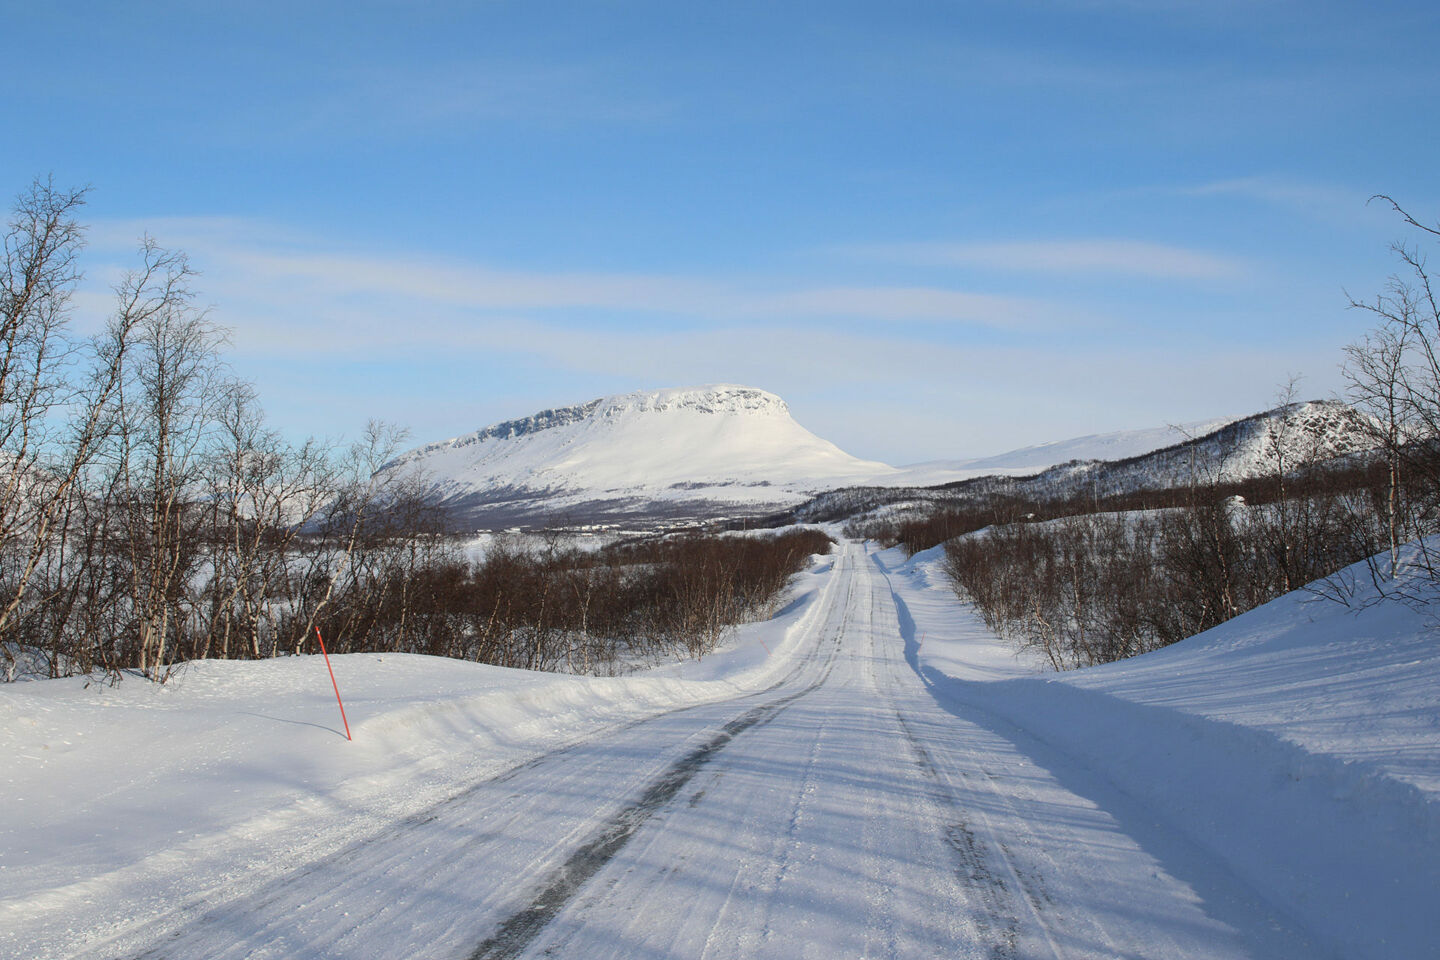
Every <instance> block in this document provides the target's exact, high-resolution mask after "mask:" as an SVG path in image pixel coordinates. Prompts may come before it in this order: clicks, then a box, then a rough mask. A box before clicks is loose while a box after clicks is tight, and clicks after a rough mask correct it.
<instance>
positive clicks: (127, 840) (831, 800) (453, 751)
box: [0, 542, 1440, 958]
mask: <svg viewBox="0 0 1440 960" xmlns="http://www.w3.org/2000/svg"><path fill="white" fill-rule="evenodd" d="M938 564H939V559H938V557H937V556H936V555H934V554H929V555H926V554H921V555H919V556H917V557H916V558H915V559H914V560H913V561H910V562H905V561H904V560H903V556H902V555H900V554H898V553H895V552H893V551H892V552H881V553H877V552H875V550H874V548H873V547H867V546H865V545H862V544H859V543H854V542H849V543H846V544H843V545H842V546H841V547H840V548H838V549H837V552H836V553H835V554H833V555H832V556H831V557H827V558H824V559H822V560H820V561H818V562H817V563H816V565H815V566H814V568H813V569H812V570H811V571H810V572H809V573H807V574H804V575H803V576H802V577H801V578H800V580H799V581H798V582H797V584H796V586H795V588H794V594H793V600H792V602H791V603H790V604H789V605H788V606H787V607H786V608H785V609H784V610H782V611H781V613H780V614H779V615H778V616H777V617H776V618H775V619H773V620H770V621H767V622H764V623H760V624H752V625H749V626H746V627H744V628H742V629H741V630H740V631H739V632H738V633H737V634H736V636H735V637H734V638H733V640H732V641H731V642H730V643H729V644H728V645H727V647H726V648H725V649H724V650H723V651H721V652H719V653H717V654H715V655H712V656H707V657H705V658H704V660H703V661H700V662H695V661H685V662H678V663H673V664H670V665H668V666H665V667H662V668H659V669H657V670H654V671H651V672H649V673H646V674H643V675H639V676H633V677H628V678H618V679H596V678H578V677H565V676H555V675H538V674H529V673H524V672H520V671H512V670H504V669H500V668H495V667H486V666H476V665H473V664H466V663H459V662H454V661H448V660H440V659H435V658H425V657H416V656H394V655H384V656H380V655H364V654H354V655H349V656H344V657H337V658H336V659H335V672H336V677H337V679H338V681H339V684H340V688H341V690H342V692H344V693H345V695H346V698H347V706H348V710H349V718H350V724H351V726H352V728H353V730H354V733H355V741H354V742H353V743H352V742H347V741H346V740H345V738H344V736H343V734H342V733H341V725H340V718H339V716H338V713H337V712H336V710H335V704H334V700H333V697H332V695H331V692H330V689H329V682H328V677H327V675H326V673H325V670H324V664H323V661H321V660H319V659H318V658H314V657H299V658H285V659H280V660H271V661H264V662H248V663H221V662H213V661H206V662H200V663H195V664H192V665H190V666H188V667H187V668H186V669H185V671H184V672H183V673H182V674H181V675H180V676H179V677H178V678H176V679H175V680H173V681H172V682H171V683H170V684H168V685H166V686H164V687H156V686H154V685H151V684H148V683H146V682H144V681H141V680H138V679H128V680H126V681H125V682H122V683H121V684H119V685H118V686H115V687H107V686H104V685H99V684H95V683H90V684H88V685H87V684H86V682H85V681H84V680H83V679H80V678H72V679H67V680H58V681H38V682H30V683H21V684H12V685H8V686H6V687H3V688H0V710H3V714H4V716H3V724H0V751H3V755H4V756H5V757H6V758H7V761H8V762H7V767H8V769H7V770H6V772H5V773H4V775H3V776H4V780H5V783H6V795H7V800H8V801H9V802H8V803H7V805H6V809H7V813H6V817H5V818H4V821H3V823H0V917H3V922H0V955H4V956H15V957H26V958H41V957H46V958H51V957H129V956H149V957H197V956H204V957H347V958H354V957H394V956H424V957H499V956H522V955H523V956H541V955H555V956H574V957H636V956H656V957H659V956H674V957H691V956H696V957H698V956H705V957H730V956H734V957H742V956H744V957H756V956H767V957H768V956H773V957H786V958H790V957H803V956H815V957H827V958H828V957H850V956H856V957H858V956H895V957H904V956H914V957H934V956H1015V957H1032V956H1033V957H1048V956H1055V957H1075V958H1080V957H1116V956H1123V957H1157V956H1164V957H1256V958H1261V957H1264V958H1287V957H1295V958H1301V957H1304V958H1311V957H1326V956H1333V957H1397V958H1399V957H1406V958H1410V957H1420V956H1428V955H1433V951H1434V936H1433V920H1432V919H1431V914H1430V905H1431V904H1433V902H1434V901H1435V900H1436V898H1437V896H1440V867H1437V864H1440V856H1437V854H1440V650H1437V647H1436V644H1435V642H1434V639H1433V637H1434V635H1433V630H1432V629H1431V627H1430V624H1429V623H1428V621H1427V619H1426V617H1425V616H1424V615H1423V614H1417V613H1415V612H1413V611H1411V610H1410V609H1409V608H1407V607H1404V606H1401V605H1398V604H1380V605H1375V606H1363V605H1357V606H1356V607H1354V608H1345V607H1342V606H1340V605H1338V604H1332V603H1323V602H1316V601H1315V600H1314V599H1313V598H1312V597H1310V596H1309V595H1305V594H1295V595H1291V596H1288V597H1285V598H1282V599H1281V600H1278V601H1275V602H1274V603H1271V604H1269V605H1267V606H1265V607H1262V608H1260V609H1258V610H1255V611H1252V612H1251V613H1250V614H1247V615H1244V616H1242V617H1240V618H1238V619H1236V620H1233V621H1231V622H1229V623H1227V624H1224V625H1222V626H1221V627H1219V628H1217V629H1215V630H1213V631H1211V632H1210V633H1208V634H1204V635H1201V636H1199V637H1196V638H1193V639H1192V640H1189V641H1185V642H1183V643H1181V644H1177V645H1175V646H1173V647H1170V648H1167V649H1166V650H1163V651H1160V652H1159V653H1155V654H1151V655H1147V656H1145V657H1141V658H1138V659H1136V660H1132V661H1128V662H1125V663H1120V664H1112V665H1109V666H1106V667H1101V668H1094V669H1090V670H1084V671H1077V672H1075V673H1071V674H1064V675H1056V674H1045V673H1041V672H1040V669H1039V667H1038V665H1036V664H1031V663H1027V662H1025V661H1023V660H1021V659H1017V658H1016V656H1015V655H1014V654H1013V652H1012V651H1011V650H1010V648H1009V647H1008V646H1006V645H1004V644H1002V643H1000V642H999V641H997V640H995V639H994V638H993V637H991V636H990V635H989V634H988V633H987V632H986V631H985V629H984V627H983V626H982V625H980V624H979V623H978V620H977V619H976V618H974V617H973V615H972V614H971V613H970V612H969V611H968V610H967V609H966V608H965V607H963V606H961V605H960V604H959V603H958V602H957V601H956V600H955V599H954V596H953V594H952V593H950V591H949V588H948V586H947V585H946V584H945V582H944V581H943V578H942V577H941V575H940V572H939V568H938ZM1357 599H1364V598H1363V597H1358V598H1357Z"/></svg>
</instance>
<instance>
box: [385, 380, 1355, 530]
mask: <svg viewBox="0 0 1440 960" xmlns="http://www.w3.org/2000/svg"><path fill="white" fill-rule="evenodd" d="M1192 438H1194V439H1192ZM1372 446H1373V439H1372V435H1371V433H1370V432H1369V431H1367V430H1366V429H1365V424H1364V422H1363V420H1362V419H1361V417H1360V415H1359V414H1357V413H1355V412H1354V411H1353V410H1351V409H1350V408H1349V407H1346V406H1345V405H1343V404H1339V403H1334V402H1328V401H1314V402H1310V403H1300V404H1293V405H1291V406H1289V407H1285V408H1280V409H1276V410H1271V411H1267V412H1265V413H1261V414H1256V415H1254V416H1251V417H1245V418H1241V419H1234V418H1225V419H1217V420H1210V421H1199V422H1196V423H1190V424H1183V425H1180V426H1178V427H1171V426H1166V427H1156V428H1152V429H1147V430H1128V431H1121V432H1115V433H1104V434H1093V435H1090V436H1085V437H1076V438H1073V439H1070V440H1062V441H1055V442H1051V443H1044V444H1039V445H1036V446H1030V447H1022V448H1019V449H1017V450H1012V451H1010V452H1009V453H1003V454H998V455H994V456H989V457H979V458H974V459H969V460H949V461H945V460H937V461H932V462H929V463H922V464H916V465H913V466H909V467H900V468H896V467H892V466H889V465H887V464H884V463H880V462H877V461H873V460H862V459H859V458H857V457H853V456H851V455H850V454H848V453H846V452H845V451H843V450H841V449H840V448H839V447H837V446H835V444H833V443H830V442H829V441H827V440H823V439H821V438H820V437H817V436H816V435H815V434H813V433H811V432H810V431H808V430H806V429H805V428H804V427H802V426H800V424H798V423H796V422H795V420H794V418H792V417H791V416H790V411H789V408H788V407H787V406H786V404H785V401H784V400H782V399H780V398H779V397H777V396H775V395H774V394H772V393H767V392H766V391H764V390H759V389H756V388H753V387H743V386H735V385H730V384H720V385H712V386H705V387H689V388H678V389H667V390H652V391H643V392H637V393H630V394H624V395H620V396H612V397H603V398H600V399H598V400H591V401H589V402H588V403H583V404H578V405H576V406H571V407H560V408H556V409H552V410H543V411H541V412H539V413H536V414H534V415H533V416H530V417H525V418H523V419H518V420H509V421H505V422H503V423H497V424H494V425H492V426H489V427H486V428H484V429H483V430H478V431H476V432H475V433H471V434H467V435H466V436H462V437H456V438H454V439H451V440H446V441H443V442H440V443H432V444H428V445H426V446H423V447H420V448H418V449H416V450H412V451H410V452H409V453H407V454H404V455H403V456H401V457H399V458H397V459H396V460H394V461H392V462H391V463H390V464H388V465H387V466H386V468H385V469H386V470H388V471H393V472H396V473H400V474H413V475H416V476H419V477H421V478H422V481H423V483H424V484H425V486H426V487H427V489H428V491H429V495H430V496H431V497H432V498H433V500H434V501H436V502H437V503H439V504H441V505H442V506H443V507H444V508H445V510H446V512H447V514H448V516H449V518H450V523H451V525H452V527H454V528H457V529H462V528H476V527H489V528H492V529H493V528H498V527H504V526H510V525H515V524H523V525H555V524H566V525H569V524H577V523H595V522H617V521H636V520H646V521H653V520H674V519H688V518H703V519H709V518H717V517H739V516H754V515H761V514H771V513H775V512H778V511H782V510H785V509H788V508H791V507H797V506H799V505H800V504H802V503H804V502H805V501H806V500H807V499H809V498H811V497H815V496H817V495H820V496H822V497H823V496H824V495H826V494H827V493H828V492H830V491H842V490H843V488H853V487H869V488H888V489H882V490H879V491H876V492H875V493H874V496H873V497H870V496H869V495H867V497H862V498H861V499H862V500H867V499H875V500H876V501H877V502H891V501H894V500H896V499H902V500H903V499H907V498H911V499H934V498H935V497H942V498H944V497H949V496H951V495H952V494H951V493H948V492H944V491H928V492H926V491H918V492H916V493H915V494H914V496H913V497H911V495H910V494H907V493H903V492H902V488H904V489H909V488H924V487H932V486H937V485H940V484H954V483H959V482H961V481H971V482H975V483H978V484H979V487H977V489H976V491H972V492H984V491H983V490H981V489H980V487H984V486H985V484H986V483H988V482H989V481H984V480H981V479H979V478H985V477H1000V478H1019V477H1029V476H1033V475H1035V474H1039V476H1036V477H1035V478H1034V479H1033V480H1018V479H1014V480H1011V479H1007V480H1004V481H995V482H997V483H1002V482H1003V483H1006V484H1015V483H1018V484H1021V485H1023V486H1025V487H1026V490H1024V491H1015V492H1020V493H1026V494H1027V495H1037V496H1046V495H1051V494H1059V495H1064V494H1066V493H1070V492H1074V491H1075V490H1080V489H1081V488H1082V487H1083V489H1084V492H1086V493H1101V494H1104V493H1115V492H1125V491H1130V490H1136V489H1142V488H1153V487H1164V486H1174V485H1177V484H1181V483H1185V482H1188V481H1189V480H1190V479H1191V478H1192V477H1194V476H1196V475H1197V474H1198V475H1199V476H1200V478H1201V479H1216V480H1222V481H1225V480H1239V479H1245V478H1247V477H1252V476H1257V475H1262V474H1265V473H1270V472H1273V471H1274V469H1275V464H1276V462H1277V459H1276V454H1277V451H1278V452H1279V453H1280V454H1281V455H1282V456H1281V459H1282V460H1283V461H1284V462H1285V463H1288V464H1297V463H1300V462H1302V461H1311V460H1315V459H1325V458H1327V457H1331V456H1336V455H1341V454H1348V453H1354V452H1357V451H1362V450H1366V449H1369V448H1371V447H1372ZM1031 488H1033V489H1031ZM954 495H961V496H963V495H965V494H964V493H962V492H960V491H955V492H954ZM844 499H847V502H848V499H853V497H852V496H851V495H850V494H849V493H848V492H847V493H846V494H845V498H844ZM872 505H873V504H872ZM823 512H824V511H822V513H823ZM827 516H828V514H827Z"/></svg>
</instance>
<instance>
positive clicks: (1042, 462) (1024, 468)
mask: <svg viewBox="0 0 1440 960" xmlns="http://www.w3.org/2000/svg"><path fill="white" fill-rule="evenodd" d="M1239 419H1241V418H1240V417H1221V418H1218V419H1214V420H1197V421H1195V422H1194V423H1182V424H1176V425H1166V426H1163V427H1150V428H1148V429H1141V430H1119V431H1115V432H1113V433H1094V434H1089V435H1087V436H1083V437H1074V438H1072V439H1069V440H1051V441H1049V442H1046V443H1037V444H1035V445H1033V446H1029V447H1019V448H1017V449H1015V450H1010V451H1007V452H1005V453H1000V454H995V455H994V456H988V457H974V458H972V459H969V460H935V461H931V462H928V463H917V464H913V465H911V466H906V467H901V468H900V473H899V474H897V475H896V476H895V477H894V478H892V480H891V481H890V482H889V483H887V484H886V485H887V486H890V485H897V484H898V483H901V482H903V483H904V484H905V485H907V486H924V485H926V484H935V483H952V482H954V481H956V480H965V479H968V478H970V477H982V476H996V475H1000V476H1021V475H1024V474H1030V473H1038V472H1039V471H1041V470H1048V469H1049V468H1050V467H1053V466H1055V465H1057V464H1061V463H1069V462H1070V461H1073V460H1124V459H1127V458H1129V457H1138V456H1141V455H1143V454H1146V453H1150V452H1152V451H1155V450H1160V449H1163V448H1165V447H1170V446H1174V445H1175V444H1177V443H1184V442H1185V441H1186V440H1189V439H1192V438H1195V437H1203V436H1206V435H1207V434H1211V433H1214V432H1215V431H1216V430H1219V429H1220V428H1221V427H1224V426H1226V425H1227V424H1231V423H1234V422H1235V421H1236V420H1239Z"/></svg>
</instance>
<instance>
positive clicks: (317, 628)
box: [315, 623, 354, 741]
mask: <svg viewBox="0 0 1440 960" xmlns="http://www.w3.org/2000/svg"><path fill="white" fill-rule="evenodd" d="M315 639H316V640H319V641H320V653H321V654H323V655H324V657H325V669H326V670H329V671H330V686H332V687H334V688H335V702H336V703H338V704H340V722H341V723H343V724H345V739H346V740H351V741H353V740H354V738H353V737H351V736H350V721H349V720H346V719H345V704H344V703H343V702H342V701H341V700H340V685H339V684H338V683H336V682H335V668H334V667H332V666H330V654H328V653H326V652H325V638H324V637H322V636H320V625H319V624H318V623H317V624H316V625H315Z"/></svg>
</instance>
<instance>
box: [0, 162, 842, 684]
mask: <svg viewBox="0 0 1440 960" xmlns="http://www.w3.org/2000/svg"><path fill="white" fill-rule="evenodd" d="M84 200H85V196H84V191H69V192H67V191H63V190H59V189H57V188H55V187H54V185H53V184H51V183H48V182H44V181H37V182H36V183H35V184H33V185H32V186H31V188H30V189H29V190H28V191H27V192H26V193H24V194H22V195H21V196H20V197H19V199H18V200H17V202H16V204H15V206H14V208H13V210H12V215H11V218H10V221H9V224H8V228H7V230H6V232H5V235H4V241H3V242H4V249H3V263H0V350H3V352H0V678H5V679H13V677H14V676H15V675H16V672H17V671H18V670H21V669H24V670H27V671H30V670H38V671H39V672H43V673H48V674H50V675H52V676H58V675H63V674H72V673H89V672H92V671H104V672H107V673H109V674H110V675H112V676H119V675H120V673H121V671H124V670H131V669H133V670H137V671H139V672H141V673H143V674H144V675H146V676H149V677H152V678H155V679H164V678H165V677H166V676H168V674H169V672H170V669H171V667H172V666H173V665H174V664H176V663H179V662H182V661H185V660H191V659H197V658H204V657H218V658H258V657H269V656H275V655H280V654H288V653H297V652H301V651H305V650H312V649H314V646H313V644H314V636H315V630H316V628H317V627H318V628H319V629H320V630H322V631H324V636H325V639H326V640H327V642H329V643H330V644H332V645H333V646H334V648H335V649H338V650H383V651H418V652H426V653H437V654H444V655H447V656H460V657H465V658H466V659H470V660H479V661H483V662H487V663H503V664H509V665H512V666H524V667H532V668H538V669H554V668H563V669H573V670H582V671H592V670H600V669H605V670H608V669H613V668H614V662H615V659H616V658H617V657H618V656H621V655H629V654H631V653H638V654H641V655H644V654H647V653H654V652H655V651H658V650H668V651H677V650H683V651H686V652H690V653H700V652H703V651H705V650H708V649H709V648H710V647H712V646H713V644H714V643H715V642H716V640H717V639H718V638H719V636H720V635H721V633H722V632H723V631H724V629H725V627H726V625H728V624H730V623H734V622H736V621H737V620H739V619H743V618H744V617H746V616H750V615H752V614H753V613H755V612H756V611H757V610H760V609H762V608H764V607H765V606H766V605H767V604H769V603H771V602H773V598H774V597H775V596H776V595H777V594H778V592H779V591H780V590H781V589H782V588H783V586H784V584H785V582H786V580H787V579H788V577H789V576H790V574H792V573H793V572H794V571H795V570H797V569H798V568H799V566H800V565H802V564H803V563H804V560H805V558H806V557H808V555H809V554H810V553H813V552H819V551H821V550H823V549H825V546H823V545H822V543H821V541H824V540H825V538H824V537H823V536H819V535H812V534H808V533H799V534H791V535H787V536H784V537H779V538H770V539H767V540H763V541H762V540H746V539H744V538H734V539H729V540H723V541H720V540H714V539H704V538H689V539H686V540H683V541H676V542H670V541H666V542H663V543H660V544H652V545H648V546H643V547H642V546H635V547H628V548H625V549H623V550H621V549H616V550H612V551H607V552H603V553H599V554H594V553H591V554H584V553H577V552H574V551H563V550H560V549H558V548H557V547H555V546H553V545H551V546H550V547H548V548H546V549H543V550H536V549H528V548H525V547H523V545H521V544H520V543H518V542H514V543H502V544H501V545H500V546H499V547H497V548H496V549H495V550H493V551H491V552H490V553H489V554H487V556H486V557H485V558H484V559H483V560H480V561H471V560H467V559H466V558H465V557H464V556H463V554H462V553H461V552H460V550H459V548H458V546H457V545H456V544H455V543H454V542H453V541H451V540H448V539H446V538H445V537H444V536H443V535H442V533H441V532H440V531H441V530H442V529H443V525H442V524H441V522H440V520H441V518H440V517H439V516H438V515H437V514H436V513H435V512H434V511H433V510H432V509H431V508H429V507H427V506H426V505H425V503H424V501H423V498H422V497H421V496H420V493H419V491H418V488H417V487H416V486H415V484H414V482H413V481H406V480H404V479H401V478H398V477H396V476H395V475H394V473H393V472H389V473H386V472H381V471H380V467H381V466H382V465H384V464H385V463H386V462H387V461H388V460H389V459H391V458H392V457H393V455H394V453H395V452H396V448H397V445H398V444H399V442H400V441H401V440H402V439H403V435H402V434H401V432H399V431H397V430H394V429H392V428H388V427H385V426H384V425H380V424H372V425H371V427H370V428H369V429H368V430H367V431H366V433H365V435H364V436H363V437H362V438H361V440H360V441H359V442H357V443H354V444H350V445H348V446H340V445H336V444H330V443H323V442H318V441H314V440H310V441H306V442H304V443H300V444H295V443H291V442H289V441H286V440H285V439H284V438H282V437H281V436H280V435H279V433H278V432H276V431H274V430H272V429H270V428H269V427H267V426H266V424H265V420H264V417H263V414H262V412H261V410H260V406H259V404H258V402H257V399H256V397H255V395H254V391H253V389H252V388H251V387H250V386H249V385H248V384H246V383H243V382H241V381H238V380H236V379H235V378H233V377H232V376H230V375H229V373H228V371H227V369H226V367H225V364H224V362H223V359H222V357H221V352H220V351H221V347H222V346H223V343H224V331H222V330H221V329H219V328H218V327H216V326H215V325H214V324H213V323H211V322H210V321H209V319H208V318H207V317H206V315H205V313H204V311H202V310H199V309H197V307H196V305H195V295H194V293H193V291H192V290H191V289H190V282H191V280H192V279H193V276H194V272H193V271H192V270H191V268H190V265H189V263H188V261H187V260H186V258H185V256H184V254H182V253H179V252H175V251H170V250H165V249H163V248H161V247H159V246H158V245H157V244H155V243H154V242H153V241H151V240H150V239H149V238H146V239H144V240H143V241H142V242H141V244H140V246H139V253H138V262H137V266H136V267H135V268H134V269H133V270H131V271H130V272H129V273H128V274H126V275H125V276H124V277H122V278H121V280H120V281H119V282H118V283H117V285H116V287H115V290H114V293H115V308H114V312H113V313H112V314H111V316H110V317H109V320H108V322H107V324H106V325H105V328H104V330H103V331H102V332H101V333H100V334H98V335H96V336H92V337H80V336H77V335H75V334H74V333H73V332H72V331H71V330H70V328H69V325H68V320H69V312H70V300H71V297H72V295H73V293H74V290H75V288H76V286H77V284H78V282H79V279H80V274H79V270H78V266H77V263H78V256H79V252H80V250H81V247H82V244H83V239H84V233H83V230H82V228H81V227H80V225H79V223H78V222H77V220H76V214H77V213H78V211H79V209H80V208H81V207H82V206H83V204H84ZM826 542H827V543H828V541H826Z"/></svg>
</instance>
